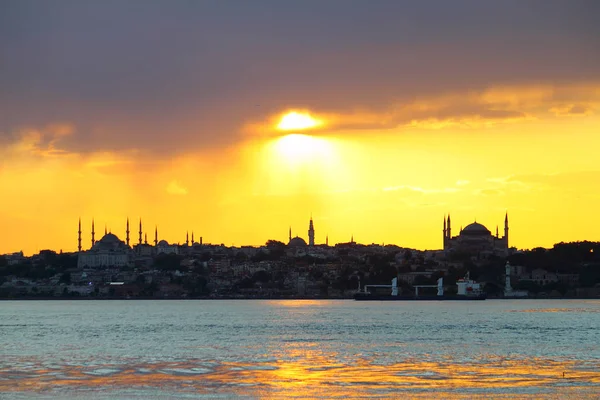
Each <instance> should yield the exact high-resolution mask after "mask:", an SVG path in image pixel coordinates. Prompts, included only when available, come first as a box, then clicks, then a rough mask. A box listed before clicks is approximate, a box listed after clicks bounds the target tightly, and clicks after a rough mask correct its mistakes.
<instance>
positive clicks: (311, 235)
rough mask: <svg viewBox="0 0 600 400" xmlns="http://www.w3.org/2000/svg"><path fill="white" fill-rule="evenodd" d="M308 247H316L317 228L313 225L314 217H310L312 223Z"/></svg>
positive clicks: (309, 230)
mask: <svg viewBox="0 0 600 400" xmlns="http://www.w3.org/2000/svg"><path fill="white" fill-rule="evenodd" d="M308 245H309V246H314V245H315V227H314V225H313V220H312V217H310V222H309V223H308Z"/></svg>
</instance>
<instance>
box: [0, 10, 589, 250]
mask: <svg viewBox="0 0 600 400" xmlns="http://www.w3.org/2000/svg"><path fill="white" fill-rule="evenodd" d="M599 12H600V4H599V3H598V2H596V1H594V0H577V1H562V0H558V1H554V0H504V1H496V2H488V1H479V0H455V1H451V2H450V1H446V0H419V1H416V0H415V1H410V0H406V1H397V0H389V1H388V0H377V1H367V0H328V1H321V0H318V1H317V0H302V1H281V0H255V1H245V0H214V1H213V0H204V1H191V0H189V1H184V0H175V1H153V0H129V1H126V2H123V1H117V0H107V1H102V2H98V1H89V0H55V1H52V2H39V1H33V0H0V254H1V253H9V252H16V251H20V250H22V251H24V252H25V253H26V254H33V253H36V252H38V251H40V250H43V249H54V250H56V251H58V250H63V251H75V250H76V249H77V229H78V227H77V224H78V220H79V218H81V221H82V231H83V246H84V249H85V248H89V246H90V244H91V242H90V225H91V221H92V219H94V220H95V224H96V232H97V237H96V238H98V235H101V234H102V233H103V231H104V228H105V227H106V229H107V230H109V231H111V232H113V233H115V234H117V236H119V237H120V238H121V239H124V237H125V223H126V219H127V218H130V220H131V226H132V232H137V230H138V228H137V226H138V223H139V220H140V218H141V219H142V222H143V231H144V232H147V233H148V237H149V240H150V241H151V240H153V236H154V229H155V227H158V231H159V239H166V240H168V241H169V242H173V243H178V242H184V241H185V235H186V232H189V233H190V234H191V232H192V231H193V232H194V235H195V238H196V240H198V239H197V238H199V237H202V238H203V241H204V242H205V243H216V244H221V243H223V244H225V245H228V246H231V245H235V246H241V245H261V244H264V243H265V242H266V241H267V240H270V239H274V240H281V241H287V239H288V231H289V229H290V227H291V229H292V234H293V235H294V236H295V235H299V236H301V237H303V238H305V239H307V229H308V221H309V219H310V218H311V216H312V218H313V220H314V224H315V230H316V242H317V243H324V242H325V238H326V237H328V238H329V243H330V244H333V243H338V242H347V241H349V240H350V238H351V237H352V236H353V237H354V239H355V241H357V242H359V243H364V244H370V243H379V244H397V245H399V246H403V247H411V248H417V249H439V248H441V247H442V229H443V224H442V221H443V218H444V216H445V215H447V214H448V213H449V214H450V216H451V219H452V227H453V233H458V231H459V230H460V227H461V226H466V225H467V224H469V223H471V222H473V221H475V220H477V222H480V223H483V224H484V225H486V226H487V227H488V229H490V230H491V231H493V232H495V227H496V225H500V230H501V232H502V224H503V221H504V215H505V213H506V212H508V216H509V221H510V237H509V242H510V245H511V246H514V247H517V248H533V247H538V246H544V247H551V246H552V245H553V244H554V243H557V242H561V241H576V240H595V241H598V240H600V213H599V212H598V211H597V210H598V205H599V204H600V185H599V183H600V153H599V149H600V135H599V134H600V50H599V49H600V27H599V25H598V24H597V21H596V16H597V15H598V14H599ZM286 116H287V117H286ZM284 117H285V118H287V120H284V122H285V121H287V122H288V123H287V124H286V123H281V122H282V118H284ZM307 121H308V123H307ZM131 236H132V241H137V233H135V234H134V233H132V234H131Z"/></svg>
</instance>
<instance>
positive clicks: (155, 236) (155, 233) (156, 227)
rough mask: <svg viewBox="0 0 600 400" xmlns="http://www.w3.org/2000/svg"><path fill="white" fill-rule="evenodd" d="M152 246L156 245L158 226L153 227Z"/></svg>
mask: <svg viewBox="0 0 600 400" xmlns="http://www.w3.org/2000/svg"><path fill="white" fill-rule="evenodd" d="M154 246H155V247H156V246H158V226H155V227H154Z"/></svg>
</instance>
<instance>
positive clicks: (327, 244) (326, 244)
mask: <svg viewBox="0 0 600 400" xmlns="http://www.w3.org/2000/svg"><path fill="white" fill-rule="evenodd" d="M325 246H329V235H327V236H325Z"/></svg>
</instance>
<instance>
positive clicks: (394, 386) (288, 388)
mask: <svg viewBox="0 0 600 400" xmlns="http://www.w3.org/2000/svg"><path fill="white" fill-rule="evenodd" d="M282 353H285V354H286V357H285V359H286V360H289V361H281V360H280V361H275V362H272V363H241V362H240V363H224V362H221V363H219V362H215V361H211V360H207V361H202V360H189V361H181V362H155V363H143V364H136V363H123V364H104V365H100V364H98V363H95V362H92V361H93V360H90V362H89V363H87V364H80V365H66V364H63V365H56V364H54V365H51V366H49V365H44V363H43V362H37V361H36V360H35V359H27V358H23V359H20V360H13V361H14V362H15V364H14V365H13V366H12V367H10V368H9V367H4V368H1V369H0V392H4V393H10V392H25V391H27V392H31V391H36V392H46V393H47V392H49V391H50V392H52V391H56V390H61V391H63V392H64V390H66V389H69V390H72V391H75V392H77V391H82V390H88V391H89V390H106V389H107V388H110V390H113V391H115V393H117V394H118V393H119V390H125V389H127V390H128V389H131V388H144V389H148V388H156V389H161V390H165V389H169V388H172V389H173V390H176V391H177V392H181V391H184V392H185V391H190V392H194V393H197V394H207V395H208V394H210V393H230V394H236V395H251V396H257V397H272V396H276V397H277V396H285V397H288V398H290V397H303V398H305V397H321V398H322V397H341V396H349V397H357V396H383V397H396V396H397V395H398V393H399V392H402V397H403V398H419V397H421V396H422V395H423V393H429V394H430V395H431V394H432V393H435V394H436V396H444V397H454V398H460V397H463V396H467V395H470V396H471V398H474V396H477V395H482V396H483V395H484V394H486V395H489V394H494V393H495V394H498V395H502V394H513V395H514V394H519V395H520V396H522V395H527V394H528V393H529V394H532V395H533V394H535V393H537V394H538V395H539V394H540V393H544V390H545V389H546V390H551V392H552V393H554V394H556V393H562V394H564V395H569V394H573V395H577V396H579V398H585V394H586V393H589V394H590V395H591V394H592V393H595V392H597V391H600V373H599V372H598V368H597V367H598V366H597V365H579V364H578V363H576V362H573V361H567V360H563V361H557V360H549V359H542V358H538V359H530V360H496V361H494V360H487V361H483V360H475V361H474V362H471V363H453V362H442V363H439V362H438V363H436V362H425V361H419V360H411V361H409V362H403V363H397V364H392V365H378V364H376V363H373V362H370V360H367V359H360V360H357V362H356V363H355V364H354V365H348V364H341V363H339V362H338V361H337V360H338V357H337V356H336V355H335V354H326V353H323V352H322V351H320V350H319V349H318V348H315V346H312V345H311V346H307V347H303V346H299V345H297V344H296V345H294V346H290V349H289V351H286V349H282ZM586 390H587V391H586ZM571 392H573V393H571ZM582 396H584V397H582ZM467 397H468V396H467Z"/></svg>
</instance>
